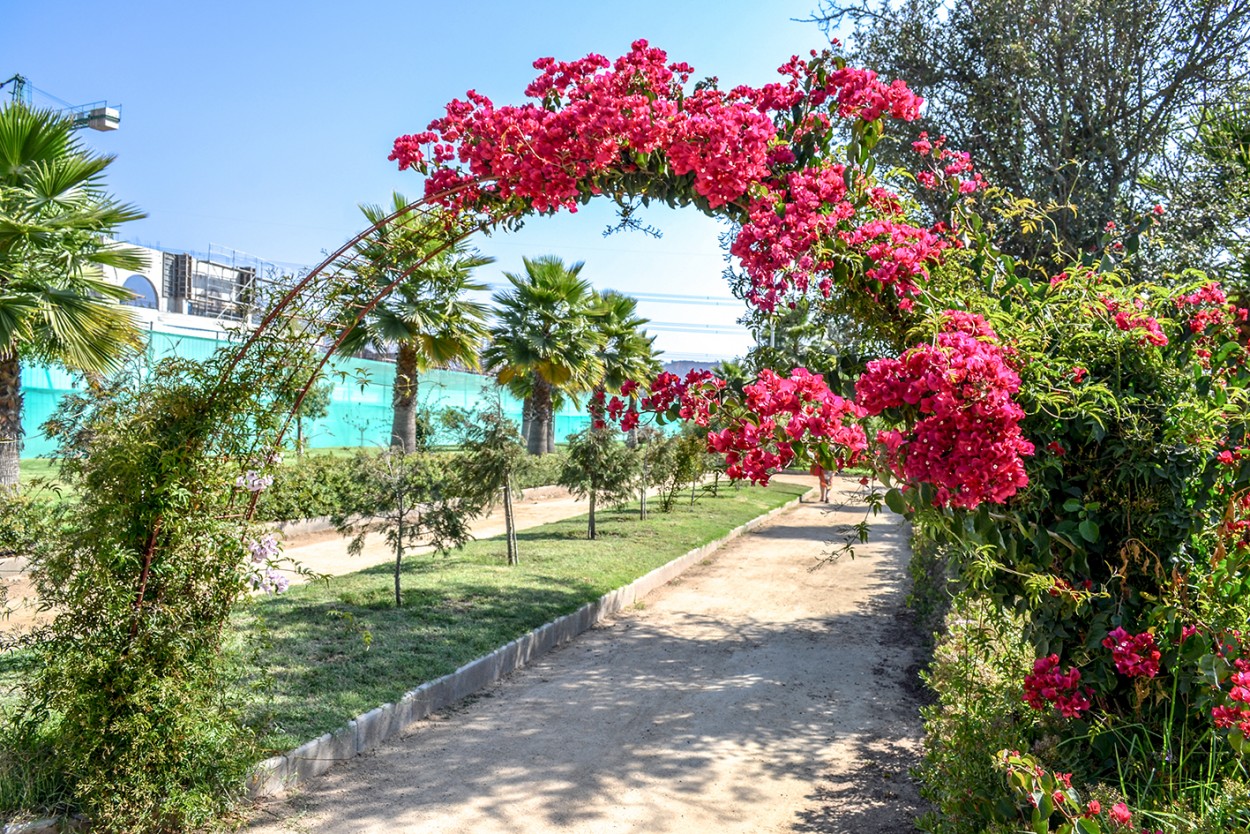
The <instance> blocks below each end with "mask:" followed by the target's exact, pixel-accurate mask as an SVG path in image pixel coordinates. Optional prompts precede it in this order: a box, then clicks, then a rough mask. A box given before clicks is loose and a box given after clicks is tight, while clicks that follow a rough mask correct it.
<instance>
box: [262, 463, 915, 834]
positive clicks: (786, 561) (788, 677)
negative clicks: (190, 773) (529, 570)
mask: <svg viewBox="0 0 1250 834" xmlns="http://www.w3.org/2000/svg"><path fill="white" fill-rule="evenodd" d="M808 480H813V481H814V479H808ZM850 483H851V482H849V481H838V482H835V495H834V500H835V501H838V500H844V499H846V498H847V497H849V489H848V484H850ZM862 515H863V512H862V509H857V508H855V507H854V506H853V505H852V506H848V507H846V508H844V509H838V508H837V507H836V506H834V505H823V504H804V505H801V506H799V507H797V508H795V509H794V510H792V511H790V512H787V513H784V514H782V515H780V516H778V517H777V518H776V520H775V521H773V522H772V523H770V524H768V525H767V526H764V527H761V528H760V529H758V530H757V531H755V532H753V533H750V534H747V535H745V536H743V537H742V538H740V539H738V540H737V541H735V542H733V543H731V544H730V545H728V546H727V547H725V548H724V549H723V550H721V551H719V552H718V553H717V554H716V555H715V556H714V557H713V558H711V559H709V560H708V561H707V562H705V563H703V564H702V565H700V566H698V567H696V568H694V569H693V570H691V571H690V572H688V573H687V574H686V575H685V576H683V577H682V578H680V579H679V580H677V581H676V582H674V583H673V584H671V585H669V586H667V587H666V588H663V589H661V590H659V591H657V592H656V593H655V594H653V595H652V596H651V597H649V598H648V599H647V600H646V603H645V605H644V606H639V607H638V608H637V609H635V610H632V611H630V612H628V613H626V614H624V615H621V616H618V617H616V618H615V619H613V620H611V621H609V622H608V623H606V624H604V625H603V626H601V627H598V628H595V629H593V630H592V631H590V632H588V633H586V634H585V635H583V636H582V637H580V638H578V639H577V640H575V641H574V642H572V643H571V644H569V645H567V646H566V647H564V648H562V649H559V650H557V651H555V652H553V653H551V654H550V655H548V656H546V657H544V658H542V659H540V660H539V661H538V662H536V663H535V664H533V665H532V666H530V667H529V668H527V669H525V670H522V671H521V672H518V673H516V674H514V675H512V676H511V677H510V678H508V679H506V680H504V681H503V682H501V683H500V684H499V685H497V686H496V687H494V688H492V689H491V690H488V691H487V692H486V693H485V694H483V695H482V696H479V697H477V698H475V699H472V700H470V701H469V702H465V703H462V704H460V705H459V706H457V707H456V708H454V709H451V710H448V711H446V712H444V713H440V714H438V715H436V716H433V717H432V718H431V719H430V720H428V721H425V722H422V724H420V725H419V726H418V727H417V729H416V730H415V731H414V732H412V733H410V734H409V735H407V736H405V737H404V738H402V739H400V740H397V741H395V742H393V743H391V744H388V745H386V746H384V747H382V748H380V749H379V750H377V751H375V752H373V753H370V754H368V755H365V756H363V757H360V758H358V759H355V760H353V761H351V762H348V763H346V764H344V765H340V766H338V767H335V768H334V769H332V770H331V771H330V772H329V773H328V774H326V775H325V776H323V777H322V778H320V779H318V780H315V781H314V782H313V783H312V784H310V785H309V786H308V787H306V788H304V789H302V790H301V791H300V792H298V793H296V794H294V795H291V796H288V797H286V798H284V799H281V800H271V801H268V802H265V803H262V804H261V805H259V806H258V807H257V808H256V809H255V811H254V814H253V819H252V823H251V826H250V827H249V828H248V830H249V831H251V832H254V834H279V832H290V831H326V832H344V833H346V832H362V833H363V832H370V834H373V833H374V832H376V834H382V832H387V833H388V834H390V832H431V834H433V832H447V834H451V832H474V834H494V832H500V834H502V832H508V834H546V832H587V834H589V832H595V834H606V832H648V834H656V833H658V832H682V834H688V833H689V832H715V834H731V832H743V834H746V832H782V831H791V832H794V831H797V832H847V834H849V833H850V832H855V834H885V833H886V832H906V831H909V830H912V824H911V821H912V819H914V817H915V816H916V815H917V814H918V813H920V812H921V810H923V807H922V804H921V801H920V800H919V798H918V795H917V793H916V789H915V786H914V785H913V784H912V782H911V780H910V778H909V777H908V775H907V769H908V768H909V767H910V766H912V765H913V764H915V763H916V761H917V759H918V756H919V753H920V742H919V739H920V726H919V719H918V717H917V707H918V702H917V696H918V684H917V682H916V669H917V663H918V660H919V651H918V649H917V648H915V647H916V646H917V645H918V643H919V641H918V640H917V639H916V636H915V634H914V631H913V630H912V627H911V626H910V624H909V621H908V619H907V617H906V613H905V609H904V607H903V599H904V595H905V588H906V560H907V544H906V541H907V539H906V529H905V528H904V527H903V526H902V525H901V524H900V523H899V521H898V520H897V518H896V517H894V516H890V515H888V514H886V515H883V516H881V517H878V518H876V519H872V541H871V543H870V544H868V545H859V546H857V547H856V555H855V558H854V559H853V560H852V559H850V558H849V557H846V556H843V557H842V558H841V559H839V560H838V561H836V562H834V563H833V564H828V565H824V566H823V567H820V568H818V569H816V570H812V568H813V566H814V565H815V564H816V562H817V560H818V559H819V558H820V557H821V555H822V553H825V552H827V551H828V550H829V544H828V541H829V540H830V539H835V538H840V536H839V530H838V525H841V524H849V523H854V522H856V521H858V520H860V518H862Z"/></svg>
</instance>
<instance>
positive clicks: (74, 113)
mask: <svg viewBox="0 0 1250 834" xmlns="http://www.w3.org/2000/svg"><path fill="white" fill-rule="evenodd" d="M5 87H8V88H9V99H10V101H13V102H20V103H21V104H24V105H26V106H27V107H30V106H31V105H32V104H33V101H34V96H33V93H34V92H36V91H37V92H38V93H39V94H40V95H42V96H43V97H44V98H49V99H52V100H53V101H55V102H57V103H58V104H60V105H61V106H60V107H59V108H57V112H58V113H64V114H65V115H67V116H69V117H71V118H72V119H73V120H74V127H76V128H84V127H89V128H91V129H92V130H117V128H118V127H119V126H120V125H121V120H122V108H121V105H120V104H119V105H118V106H116V107H112V106H110V105H109V103H108V102H107V101H93V102H90V103H88V104H70V103H68V102H65V101H61V99H59V98H57V97H56V96H54V95H51V94H50V93H46V92H44V91H43V90H37V88H36V87H35V85H33V84H31V83H30V79H29V78H27V77H26V76H24V75H14V76H13V77H12V78H10V79H9V80H8V81H5V82H3V83H0V90H3V89H4V88H5Z"/></svg>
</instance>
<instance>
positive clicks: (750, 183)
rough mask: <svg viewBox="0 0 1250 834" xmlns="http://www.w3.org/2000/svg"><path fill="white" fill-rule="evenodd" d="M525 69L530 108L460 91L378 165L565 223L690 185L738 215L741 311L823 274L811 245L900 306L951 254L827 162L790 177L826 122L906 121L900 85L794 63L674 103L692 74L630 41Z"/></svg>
mask: <svg viewBox="0 0 1250 834" xmlns="http://www.w3.org/2000/svg"><path fill="white" fill-rule="evenodd" d="M812 55H813V58H816V57H817V56H816V53H814V52H813V53H812ZM534 66H535V68H536V69H538V70H539V71H540V73H541V74H540V75H539V77H538V78H537V79H536V80H535V81H534V82H533V83H532V84H530V85H529V87H528V88H527V89H526V95H527V96H529V97H530V98H531V99H534V101H531V102H529V103H526V104H523V105H520V106H503V107H496V106H495V105H494V103H493V102H492V101H491V100H490V99H488V98H487V97H486V96H483V95H481V94H479V93H477V92H475V91H470V92H469V93H467V94H466V100H455V101H452V102H451V103H450V104H449V105H447V110H446V115H445V116H443V117H442V118H439V119H435V120H434V121H432V122H431V123H430V124H429V127H428V129H427V130H425V131H424V132H421V133H417V134H413V135H408V136H401V137H399V138H398V139H396V140H395V144H394V148H393V150H392V153H391V155H390V158H391V159H392V160H394V161H396V162H398V163H399V167H400V168H401V169H405V168H409V167H415V168H417V169H418V170H421V171H422V172H425V173H428V174H429V176H428V177H427V179H426V196H427V198H430V199H434V200H436V201H438V202H439V203H441V204H442V205H444V206H446V207H447V208H449V209H451V210H452V211H453V212H455V213H468V212H476V211H487V213H488V214H489V209H488V208H487V206H488V205H491V204H494V205H499V206H505V207H512V206H514V205H515V202H519V203H520V204H522V205H523V206H525V207H527V209H528V210H533V211H538V212H554V211H557V210H559V209H568V210H570V211H576V210H577V206H578V204H579V203H580V202H581V201H582V200H584V199H585V198H586V197H588V196H590V195H597V194H601V193H603V192H604V191H605V189H606V190H612V189H614V188H615V187H616V186H615V183H616V182H618V181H619V178H620V177H622V176H629V175H632V174H637V173H638V172H640V171H644V170H653V169H658V170H664V169H665V168H666V167H667V171H666V174H665V175H666V176H667V175H669V174H671V175H673V176H676V177H685V176H689V177H690V178H691V187H692V189H693V190H694V192H695V193H696V194H698V195H699V196H700V197H702V198H703V200H704V201H705V202H706V208H707V209H710V210H716V209H719V208H721V207H723V206H725V205H727V204H731V203H732V204H734V205H735V206H737V207H738V209H739V210H740V211H741V212H742V213H743V214H744V215H745V217H746V220H745V222H743V223H742V227H741V230H740V232H739V234H738V237H737V239H736V240H735V242H734V244H733V252H734V255H735V256H736V257H738V258H739V259H740V260H741V262H742V265H743V268H744V269H745V270H746V272H747V273H748V275H750V277H751V279H752V281H753V284H754V287H753V289H752V290H751V291H750V293H749V295H748V300H749V301H751V303H753V304H756V305H757V306H759V307H761V308H762V309H767V310H771V309H773V308H774V307H775V306H776V305H777V304H778V302H779V301H780V300H781V297H782V296H783V295H784V294H785V293H787V292H789V291H790V289H791V288H797V289H798V290H799V291H800V292H805V291H807V289H808V286H809V284H810V283H811V280H812V278H813V276H816V275H818V274H821V273H825V272H828V271H830V270H832V269H833V268H834V267H835V266H836V262H835V260H834V259H833V256H832V254H831V252H830V247H829V246H828V245H823V244H827V243H828V242H829V241H831V240H836V241H840V242H841V243H842V245H843V246H845V247H849V248H850V249H851V252H852V253H853V257H852V258H851V260H852V261H854V262H856V263H858V262H861V261H863V260H864V259H865V258H867V259H868V264H867V265H866V267H867V272H868V278H869V280H870V281H872V282H874V283H875V285H876V286H875V287H870V288H869V289H870V290H873V291H877V290H880V289H884V288H887V287H889V288H892V289H893V292H894V293H895V294H896V296H897V298H898V299H899V300H900V301H901V302H902V303H903V305H904V306H905V307H907V306H909V305H910V303H911V298H912V297H913V296H914V295H915V294H916V293H917V292H918V281H919V280H920V279H922V278H924V277H925V276H927V271H926V265H927V264H928V263H931V262H933V261H934V260H935V259H936V258H937V257H938V256H939V255H940V253H941V252H942V250H943V249H945V248H947V247H949V246H953V245H957V241H956V238H954V237H953V236H951V235H950V234H949V231H948V230H947V229H946V227H945V226H944V225H943V224H939V225H938V226H935V227H934V228H933V229H922V228H918V227H915V226H912V225H910V224H908V223H906V222H904V220H903V208H902V202H901V201H900V200H899V199H898V198H897V197H896V196H895V195H892V194H890V193H889V192H887V191H885V189H881V188H876V189H868V191H869V192H870V193H869V198H868V199H867V200H860V199H858V192H859V190H860V189H861V188H865V189H867V187H868V183H867V180H866V178H864V177H863V176H862V175H859V174H857V173H853V172H848V170H847V169H846V168H845V167H844V166H842V165H828V164H826V165H823V166H819V167H813V168H810V169H807V168H803V167H799V168H798V169H797V170H796V169H795V166H796V165H797V163H798V159H797V157H796V154H795V151H794V148H796V147H799V146H800V144H801V143H802V142H803V141H804V139H805V137H807V136H809V135H811V134H819V135H820V136H827V135H828V134H829V133H830V132H831V130H832V123H831V120H830V114H831V113H832V114H834V115H836V116H837V117H839V118H843V119H854V120H862V121H864V122H872V121H875V120H877V119H882V118H887V117H888V118H892V119H899V120H904V121H911V120H914V119H916V118H917V117H918V116H919V113H920V107H921V104H922V99H921V98H920V97H918V96H916V95H915V94H914V93H913V92H911V91H910V90H909V89H908V88H907V85H906V84H904V83H903V82H902V81H893V82H891V83H889V84H887V83H885V82H883V81H881V80H880V79H879V78H878V77H877V75H876V73H874V72H872V71H871V70H865V69H858V68H854V67H846V66H841V67H838V66H836V64H835V65H834V66H835V68H834V69H833V70H832V71H824V72H820V73H817V72H814V70H813V68H814V67H815V66H816V63H815V62H813V63H811V64H809V63H808V62H806V61H803V60H800V59H799V58H798V57H797V56H796V57H794V58H792V59H791V60H790V61H789V62H787V63H786V64H785V65H783V66H782V67H780V68H779V70H778V71H779V73H780V74H781V75H782V77H783V78H784V80H783V81H781V82H776V83H772V84H766V85H764V86H762V87H758V88H756V87H749V86H739V87H735V88H733V89H732V90H730V91H728V92H725V91H722V90H720V89H717V88H716V87H715V86H714V85H699V86H697V87H696V88H695V89H694V90H692V91H687V90H686V89H685V88H684V85H685V84H686V83H687V82H688V81H689V79H690V76H691V74H692V73H693V69H692V68H691V67H690V66H689V65H687V64H684V63H670V62H669V60H668V56H667V55H666V53H664V52H663V51H662V50H659V49H656V48H654V47H652V46H650V45H649V44H648V43H647V42H646V41H643V40H639V41H636V42H635V43H634V44H633V46H632V48H631V49H630V51H629V52H628V53H627V54H625V55H623V56H621V57H620V58H617V59H616V60H615V61H609V60H608V59H607V58H605V57H604V56H602V55H594V54H592V55H588V56H586V57H585V58H582V59H579V60H576V61H556V60H555V59H552V58H543V59H540V60H538V61H536V62H535V64H534ZM821 108H824V109H821ZM796 113H799V114H801V115H797V116H796V115H795V114H796ZM779 125H780V126H781V127H779ZM783 128H784V131H783ZM941 153H942V154H943V156H942V159H943V161H944V163H945V165H946V168H948V169H950V170H951V171H953V172H954V174H962V172H964V171H966V170H968V169H970V168H971V161H970V160H969V158H968V157H967V155H966V154H963V155H960V154H955V153H953V152H949V151H942V152H941ZM656 154H661V155H662V156H663V160H662V161H659V162H657V161H656V160H655V155H656ZM969 182H972V180H969ZM976 182H979V179H977V180H976ZM959 190H960V191H961V192H963V193H967V190H968V189H965V188H963V187H962V186H959ZM973 190H975V189H973ZM488 197H489V198H490V199H489V200H488V199H487V198H488ZM492 201H493V202H492ZM504 210H505V211H513V210H515V209H514V208H505V209H504ZM848 254H850V253H848ZM817 286H818V288H819V289H820V290H821V291H822V292H824V293H825V294H826V295H828V294H829V292H830V290H831V287H832V283H831V280H830V279H829V278H828V277H824V278H823V279H820V280H818V282H817Z"/></svg>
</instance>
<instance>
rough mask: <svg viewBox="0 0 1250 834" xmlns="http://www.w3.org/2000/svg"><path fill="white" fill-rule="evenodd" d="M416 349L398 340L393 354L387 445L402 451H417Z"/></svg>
mask: <svg viewBox="0 0 1250 834" xmlns="http://www.w3.org/2000/svg"><path fill="white" fill-rule="evenodd" d="M418 384H419V380H418V379H417V348H416V346H415V345H413V344H412V343H410V342H400V343H399V355H398V356H396V357H395V388H394V390H393V393H392V395H391V405H392V406H393V407H394V416H393V418H392V420H391V448H394V449H399V450H400V451H401V452H403V453H404V454H408V453H411V452H415V451H416V450H417V386H418Z"/></svg>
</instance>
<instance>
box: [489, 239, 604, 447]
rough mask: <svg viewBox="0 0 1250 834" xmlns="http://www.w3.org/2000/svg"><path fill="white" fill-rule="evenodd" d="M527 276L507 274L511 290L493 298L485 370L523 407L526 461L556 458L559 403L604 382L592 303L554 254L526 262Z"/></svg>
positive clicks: (572, 269) (575, 271)
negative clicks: (528, 458)
mask: <svg viewBox="0 0 1250 834" xmlns="http://www.w3.org/2000/svg"><path fill="white" fill-rule="evenodd" d="M522 260H523V262H524V264H525V275H524V276H520V275H514V274H512V273H507V272H506V273H504V277H506V278H507V279H508V280H509V281H510V282H511V283H512V289H511V290H508V291H506V292H500V293H496V294H495V297H494V300H495V305H496V308H497V311H496V312H497V319H496V322H495V325H494V326H493V327H492V328H491V330H490V336H491V342H490V344H489V345H488V346H487V348H486V350H485V351H484V352H483V354H482V360H483V363H484V364H485V365H486V367H487V368H490V369H491V370H492V371H494V372H495V378H496V379H497V380H498V381H499V383H500V384H501V385H506V386H507V387H508V389H509V390H510V391H511V392H512V393H513V394H514V395H515V396H517V397H519V398H522V399H526V400H527V402H528V406H527V413H526V417H527V418H528V420H527V423H528V428H529V433H528V435H527V437H526V447H527V448H528V450H529V452H530V454H533V455H541V454H545V453H547V452H551V451H554V445H553V443H552V438H551V426H552V420H553V418H554V412H555V404H556V403H557V402H558V401H559V398H560V397H561V396H564V395H567V396H571V397H576V396H577V395H578V394H583V393H586V392H588V391H590V390H592V389H593V388H594V386H595V384H596V383H597V382H598V381H599V380H600V379H601V378H602V376H603V359H602V358H601V357H600V355H599V351H600V348H601V346H602V344H603V336H602V335H601V334H600V333H599V331H598V330H597V329H596V327H595V323H594V320H593V308H594V306H595V303H596V296H595V293H594V291H593V290H592V289H591V287H590V284H589V283H588V282H586V281H584V280H582V279H581V278H579V277H578V275H579V273H581V271H582V267H584V266H585V264H583V263H581V262H580V261H579V262H578V263H575V264H572V265H571V266H566V265H565V264H564V261H562V260H561V259H560V258H557V257H556V256H554V255H543V256H542V257H538V258H533V259H530V258H524V259H522Z"/></svg>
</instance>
